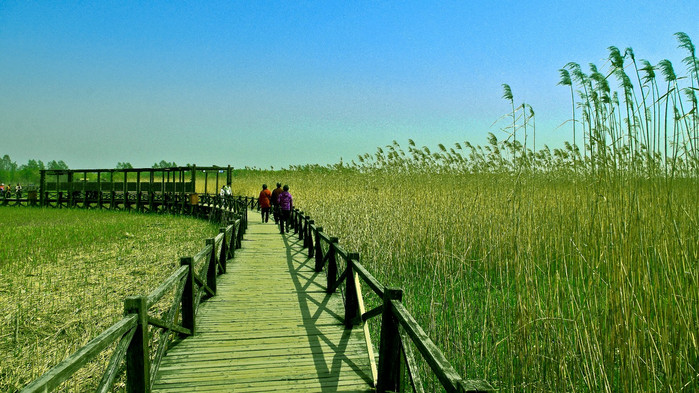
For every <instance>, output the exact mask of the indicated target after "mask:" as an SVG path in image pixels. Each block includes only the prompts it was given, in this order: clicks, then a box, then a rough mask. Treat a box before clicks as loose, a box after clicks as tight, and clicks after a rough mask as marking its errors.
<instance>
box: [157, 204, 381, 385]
mask: <svg viewBox="0 0 699 393" xmlns="http://www.w3.org/2000/svg"><path fill="white" fill-rule="evenodd" d="M259 221H260V218H259V215H257V214H255V213H253V212H250V222H249V226H248V231H247V233H246V235H245V237H246V240H244V243H243V246H242V248H241V249H239V250H237V251H236V256H235V259H232V260H230V261H228V266H227V269H228V272H227V273H226V274H224V275H221V276H219V281H218V283H217V286H218V288H217V295H216V296H215V297H213V298H211V299H209V300H207V301H206V302H204V303H203V304H202V305H201V306H200V307H201V308H200V309H199V313H198V315H197V321H196V323H197V325H196V334H195V335H194V336H191V337H188V338H186V339H184V340H182V341H181V342H179V343H177V344H175V345H174V346H173V347H172V348H170V350H169V351H168V353H167V354H166V355H165V357H164V358H163V361H162V364H161V366H160V370H159V371H158V375H157V377H156V380H155V383H154V387H153V391H154V392H194V391H206V392H269V391H285V392H292V391H304V392H373V391H374V389H373V388H372V387H371V386H370V385H371V371H370V368H369V367H370V366H369V358H368V355H367V350H366V343H365V341H364V333H363V331H362V329H361V328H355V329H352V330H346V329H345V328H344V325H343V322H342V318H343V316H344V306H343V302H342V298H341V296H340V295H339V294H338V293H336V294H334V295H332V296H331V295H328V294H326V293H325V285H326V284H325V273H315V272H314V270H313V267H314V260H313V259H308V258H307V251H306V250H304V249H303V248H302V247H301V242H300V241H299V240H298V237H297V236H295V235H293V234H285V235H281V234H279V230H278V227H277V226H276V225H274V224H273V223H272V222H271V219H270V223H267V224H262V223H260V222H259Z"/></svg>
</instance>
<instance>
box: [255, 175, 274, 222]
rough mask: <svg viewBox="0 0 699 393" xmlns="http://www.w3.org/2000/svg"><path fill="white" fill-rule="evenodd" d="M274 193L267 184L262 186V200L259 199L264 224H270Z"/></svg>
mask: <svg viewBox="0 0 699 393" xmlns="http://www.w3.org/2000/svg"><path fill="white" fill-rule="evenodd" d="M271 200H272V191H270V190H269V189H268V188H267V185H266V184H263V185H262V191H260V198H259V199H258V201H259V203H260V209H262V222H263V223H264V222H269V208H270V206H271V205H272V203H271Z"/></svg>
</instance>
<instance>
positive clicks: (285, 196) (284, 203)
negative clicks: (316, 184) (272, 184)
mask: <svg viewBox="0 0 699 393" xmlns="http://www.w3.org/2000/svg"><path fill="white" fill-rule="evenodd" d="M293 208H294V198H292V197H291V194H290V193H289V186H287V185H286V184H285V185H284V190H283V191H282V193H281V194H279V209H280V210H281V213H282V215H281V217H280V218H279V231H280V232H281V233H284V228H285V227H286V232H289V226H290V222H289V221H291V209H293Z"/></svg>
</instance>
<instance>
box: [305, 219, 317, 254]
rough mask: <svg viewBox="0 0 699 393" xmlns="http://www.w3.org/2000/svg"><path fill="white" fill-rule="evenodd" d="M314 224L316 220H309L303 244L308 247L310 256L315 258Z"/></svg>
mask: <svg viewBox="0 0 699 393" xmlns="http://www.w3.org/2000/svg"><path fill="white" fill-rule="evenodd" d="M313 224H315V221H313V220H308V224H307V225H306V237H305V238H304V241H303V246H304V247H306V248H307V249H308V258H313V254H314V251H315V248H314V247H313V228H312V226H313Z"/></svg>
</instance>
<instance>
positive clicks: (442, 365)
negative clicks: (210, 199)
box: [291, 209, 494, 392]
mask: <svg viewBox="0 0 699 393" xmlns="http://www.w3.org/2000/svg"><path fill="white" fill-rule="evenodd" d="M291 221H292V227H293V230H294V233H295V234H296V235H298V239H299V240H302V241H303V246H304V248H306V249H308V258H315V271H316V272H321V271H322V270H323V269H325V270H326V273H327V286H326V288H327V291H328V293H334V292H335V291H336V290H337V289H338V288H340V287H341V285H342V284H343V283H344V288H342V289H343V294H344V296H345V315H344V321H345V326H346V327H347V328H348V329H351V328H353V327H355V326H361V328H362V329H363V330H364V336H365V337H366V340H367V343H366V345H367V351H368V354H369V362H370V364H371V371H372V377H373V380H374V386H376V390H377V392H387V391H391V392H400V391H404V390H405V389H407V388H409V390H410V391H413V392H423V391H424V390H423V386H422V382H421V381H420V376H419V374H418V370H417V361H416V357H415V353H414V352H413V350H412V347H411V345H409V344H410V343H412V344H413V345H414V346H415V348H417V350H418V352H419V354H420V355H421V356H422V359H424V361H425V362H426V363H427V364H428V365H429V368H430V369H431V371H432V373H434V375H435V376H436V378H437V379H438V380H439V382H440V384H441V385H442V386H443V388H444V389H445V390H446V391H447V392H484V391H492V390H494V389H493V387H492V386H491V385H490V384H489V383H488V382H486V381H483V380H465V379H463V378H462V377H461V376H460V375H459V374H458V373H457V372H456V370H455V369H454V367H452V365H451V364H450V363H449V361H448V360H447V359H446V357H445V356H444V354H443V353H442V351H441V350H440V349H439V348H438V347H437V346H436V345H435V344H434V342H433V341H432V340H431V339H430V338H429V336H427V334H426V333H425V332H424V330H423V329H422V328H421V327H420V325H419V324H418V323H417V321H416V320H415V318H413V316H412V315H411V314H410V312H409V311H408V310H407V309H406V308H405V306H404V305H403V303H402V298H403V291H402V290H401V289H398V288H388V287H386V286H384V285H383V284H382V283H380V282H379V281H378V280H377V279H376V278H375V277H374V276H373V275H372V274H371V273H370V272H369V271H367V269H366V268H365V267H364V266H362V264H361V263H359V254H358V253H350V252H347V251H346V250H345V249H343V248H342V247H341V246H340V245H339V242H338V238H336V237H330V236H328V235H327V234H326V233H325V232H323V228H322V227H320V226H318V225H316V223H315V222H314V220H312V219H311V218H310V217H309V216H307V215H304V213H303V212H302V211H299V210H298V209H294V210H293V211H292V213H291ZM362 282H363V283H364V284H366V285H367V286H368V287H369V288H370V290H371V292H372V293H374V294H375V295H376V296H378V297H379V299H380V305H379V306H378V307H376V308H373V309H371V310H369V311H367V310H366V309H365V306H364V297H363V295H362V285H361V283H362ZM379 316H380V317H381V321H380V323H381V327H380V335H381V336H380V339H379V356H378V358H379V361H378V365H377V364H376V361H375V355H374V350H373V345H372V343H371V338H370V333H369V327H368V324H367V321H368V320H370V319H372V318H374V317H379Z"/></svg>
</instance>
